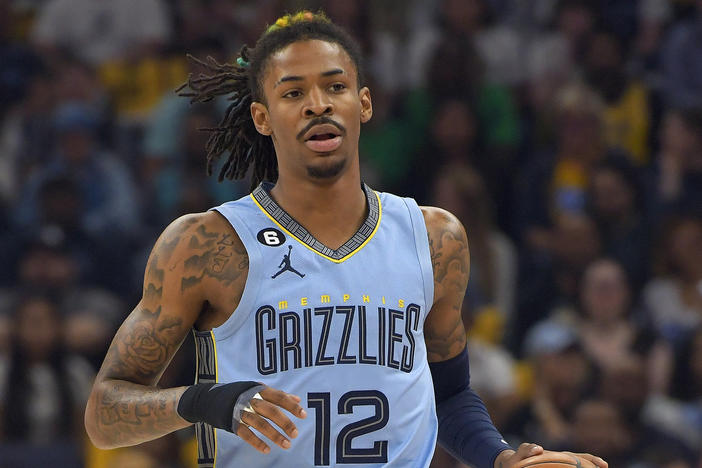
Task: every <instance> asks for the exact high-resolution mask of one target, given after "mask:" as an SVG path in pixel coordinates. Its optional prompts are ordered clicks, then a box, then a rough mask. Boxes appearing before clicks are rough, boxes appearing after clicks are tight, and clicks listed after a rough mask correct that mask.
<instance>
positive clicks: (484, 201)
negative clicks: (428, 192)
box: [433, 164, 491, 232]
mask: <svg viewBox="0 0 702 468" xmlns="http://www.w3.org/2000/svg"><path fill="white" fill-rule="evenodd" d="M433 193H434V196H433V203H435V204H436V205H437V206H440V207H441V208H444V209H445V210H448V211H450V212H451V213H453V214H455V215H456V216H457V217H458V219H460V220H461V222H463V223H464V224H465V227H466V229H467V230H469V231H473V232H475V231H478V230H485V229H489V228H490V221H491V216H490V215H491V214H490V212H489V210H490V201H489V199H488V194H487V191H486V188H485V182H484V181H483V179H482V178H481V176H480V174H479V173H478V172H476V171H475V170H473V169H472V168H470V167H467V166H465V165H461V164H454V165H449V166H447V167H445V168H444V169H443V170H442V171H441V172H440V173H439V175H438V176H437V177H436V180H435V183H434V192H433Z"/></svg>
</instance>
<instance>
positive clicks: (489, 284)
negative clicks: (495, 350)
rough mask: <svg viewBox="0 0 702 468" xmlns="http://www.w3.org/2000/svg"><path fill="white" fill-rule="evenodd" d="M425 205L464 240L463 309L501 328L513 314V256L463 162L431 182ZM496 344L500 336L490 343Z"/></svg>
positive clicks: (488, 203) (479, 182) (483, 191)
mask: <svg viewBox="0 0 702 468" xmlns="http://www.w3.org/2000/svg"><path fill="white" fill-rule="evenodd" d="M431 203H432V204H434V205H435V206H439V207H442V208H444V209H446V210H449V211H450V212H452V213H453V214H455V215H456V216H457V217H458V219H459V220H460V221H461V222H462V223H463V225H464V226H465V228H466V231H467V232H469V233H470V234H469V235H470V243H471V246H472V249H471V253H472V255H471V281H470V285H469V287H468V288H469V289H468V291H467V292H466V298H465V301H464V307H466V308H467V309H468V311H469V312H470V314H471V315H472V316H478V315H480V314H481V313H491V314H496V318H497V320H498V322H499V323H501V324H502V327H504V326H506V325H507V324H510V323H511V322H512V319H513V314H514V299H515V292H516V291H515V289H516V280H517V278H516V275H517V256H516V251H515V248H514V245H513V244H512V242H511V241H510V240H509V239H508V238H507V237H506V236H505V235H504V234H503V233H501V232H500V231H499V229H498V228H497V227H496V226H495V224H494V218H493V205H492V201H491V199H490V196H489V195H488V193H487V189H486V187H485V183H484V182H483V179H482V178H481V177H480V175H479V173H478V172H477V171H475V170H474V169H473V168H471V167H470V165H469V164H468V163H467V162H462V161H460V160H459V161H452V162H451V163H448V164H447V165H445V166H443V167H442V168H441V169H440V170H439V172H438V174H437V175H436V177H435V178H434V182H433V195H432V198H431ZM493 338H494V339H495V341H497V342H499V341H501V338H502V333H498V334H497V336H494V337H493Z"/></svg>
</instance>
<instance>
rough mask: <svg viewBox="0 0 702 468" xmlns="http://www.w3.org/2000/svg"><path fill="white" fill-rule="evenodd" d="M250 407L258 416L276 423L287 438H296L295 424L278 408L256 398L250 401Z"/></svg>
mask: <svg viewBox="0 0 702 468" xmlns="http://www.w3.org/2000/svg"><path fill="white" fill-rule="evenodd" d="M251 406H252V407H253V409H254V410H255V411H256V412H257V413H258V414H260V415H261V416H263V417H266V418H268V419H270V420H271V421H273V422H274V423H276V424H277V425H278V427H280V428H281V429H282V430H284V431H285V433H286V434H287V435H288V437H292V438H293V439H294V438H295V437H297V434H298V432H297V427H295V424H294V423H293V422H292V421H291V420H290V418H288V417H287V416H286V415H285V413H283V412H282V411H281V410H280V407H278V406H275V405H273V404H272V403H269V402H267V401H265V400H259V399H257V398H255V399H253V400H251Z"/></svg>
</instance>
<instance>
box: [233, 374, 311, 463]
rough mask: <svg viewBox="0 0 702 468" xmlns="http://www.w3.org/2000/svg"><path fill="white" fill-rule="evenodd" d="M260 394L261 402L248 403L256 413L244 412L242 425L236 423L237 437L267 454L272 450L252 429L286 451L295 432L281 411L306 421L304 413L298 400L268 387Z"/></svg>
mask: <svg viewBox="0 0 702 468" xmlns="http://www.w3.org/2000/svg"><path fill="white" fill-rule="evenodd" d="M259 395H261V399H259V398H254V399H252V400H251V407H252V408H253V409H254V411H256V412H255V413H251V412H248V411H243V412H242V413H241V422H242V423H243V424H239V427H238V429H237V431H236V434H237V435H238V436H239V437H241V438H242V439H244V440H245V441H246V442H247V443H248V444H249V445H251V446H252V447H253V448H255V449H256V450H258V451H259V452H261V453H268V452H270V451H271V448H270V447H269V446H268V445H267V444H266V442H264V441H263V440H261V439H260V438H259V437H258V435H257V434H256V433H255V432H254V431H252V430H251V429H255V430H256V431H257V432H258V433H259V434H262V435H263V436H265V437H266V438H267V439H269V440H270V441H272V442H273V443H275V444H276V445H278V446H279V447H281V448H283V449H289V448H290V439H294V438H295V437H297V434H298V431H297V427H296V426H295V424H294V423H293V422H292V421H291V420H290V418H289V417H288V416H287V415H286V414H285V413H284V412H283V411H282V410H286V411H287V412H288V413H290V414H292V415H293V416H296V417H298V418H300V419H305V418H306V417H307V412H306V411H305V410H304V409H303V408H302V406H300V401H301V399H300V397H299V396H297V395H292V394H290V393H285V392H283V391H281V390H276V389H275V388H271V387H266V388H265V389H263V390H261V391H260V392H259ZM271 422H273V423H274V424H275V425H276V426H278V428H280V429H282V431H283V432H284V433H285V434H286V435H287V437H286V436H285V435H283V434H282V433H281V432H280V431H278V429H277V428H275V427H274V426H273V425H272V424H271Z"/></svg>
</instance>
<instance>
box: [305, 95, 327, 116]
mask: <svg viewBox="0 0 702 468" xmlns="http://www.w3.org/2000/svg"><path fill="white" fill-rule="evenodd" d="M333 113H334V106H333V104H332V103H331V100H330V99H329V96H328V95H327V93H325V92H324V91H323V90H321V89H319V88H313V89H312V90H311V91H310V92H309V93H308V94H307V99H306V101H305V107H304V114H305V117H316V116H320V115H331V114H333Z"/></svg>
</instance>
